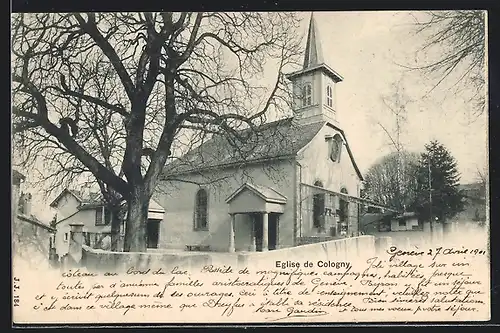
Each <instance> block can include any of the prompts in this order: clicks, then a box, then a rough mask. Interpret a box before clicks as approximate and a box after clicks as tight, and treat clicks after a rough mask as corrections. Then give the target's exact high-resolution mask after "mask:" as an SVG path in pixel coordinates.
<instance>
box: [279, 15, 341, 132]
mask: <svg viewBox="0 0 500 333" xmlns="http://www.w3.org/2000/svg"><path fill="white" fill-rule="evenodd" d="M287 78H288V79H289V80H290V81H291V82H292V89H293V105H294V107H293V111H294V116H295V118H296V119H298V121H299V123H300V124H308V123H314V122H318V121H327V122H330V123H332V124H333V125H338V122H337V108H336V104H337V101H336V84H337V83H339V82H341V81H342V80H343V78H342V76H341V75H339V74H338V73H337V72H335V71H334V70H333V69H331V68H330V66H328V65H327V64H325V63H324V61H323V53H322V50H321V40H320V38H319V34H318V29H317V24H316V21H315V19H314V14H313V13H311V18H310V21H309V31H308V34H307V43H306V50H305V55H304V64H303V66H302V69H301V70H299V71H296V72H294V73H290V74H288V75H287Z"/></svg>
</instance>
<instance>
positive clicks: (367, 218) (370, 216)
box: [360, 212, 395, 227]
mask: <svg viewBox="0 0 500 333" xmlns="http://www.w3.org/2000/svg"><path fill="white" fill-rule="evenodd" d="M394 215H395V213H394V212H385V213H366V214H363V216H361V218H360V226H361V227H365V226H367V225H370V224H376V223H378V222H379V221H382V220H384V219H386V218H388V217H392V216H394Z"/></svg>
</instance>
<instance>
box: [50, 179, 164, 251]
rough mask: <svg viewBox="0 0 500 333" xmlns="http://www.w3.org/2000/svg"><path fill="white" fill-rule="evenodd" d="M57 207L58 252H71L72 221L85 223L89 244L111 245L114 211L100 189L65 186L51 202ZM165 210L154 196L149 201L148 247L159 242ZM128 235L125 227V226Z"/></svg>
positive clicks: (53, 206)
mask: <svg viewBox="0 0 500 333" xmlns="http://www.w3.org/2000/svg"><path fill="white" fill-rule="evenodd" d="M50 207H52V208H54V209H55V210H56V211H57V220H56V222H55V225H56V230H57V231H56V236H55V247H56V251H57V255H59V256H64V255H65V254H66V253H68V246H69V242H68V239H69V235H70V229H71V228H70V225H71V224H75V223H77V224H83V232H84V235H85V240H86V242H87V244H88V245H89V246H97V247H101V248H109V245H110V235H111V214H110V212H109V210H108V209H107V208H106V205H105V203H104V201H103V199H102V195H101V194H100V193H90V194H89V195H84V194H82V193H80V192H79V191H76V190H70V189H64V190H63V191H62V192H61V193H60V194H59V195H58V196H57V197H56V198H55V199H54V200H53V201H52V203H51V204H50ZM164 213H165V210H164V209H163V208H162V207H161V206H160V205H159V204H158V203H156V202H155V201H154V200H151V201H150V203H149V213H148V225H147V228H148V247H150V248H156V247H157V246H158V236H159V222H160V221H161V220H163V214H164ZM121 230H122V231H121V236H122V237H123V236H124V228H123V226H122V228H121Z"/></svg>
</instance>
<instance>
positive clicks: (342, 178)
mask: <svg viewBox="0 0 500 333" xmlns="http://www.w3.org/2000/svg"><path fill="white" fill-rule="evenodd" d="M337 133H339V132H338V131H337V130H336V129H334V128H332V127H330V126H325V127H323V128H322V129H321V130H320V132H319V133H318V135H316V137H315V138H314V139H313V140H312V141H311V142H310V143H309V144H308V145H307V146H306V147H305V148H304V149H303V150H302V151H301V152H300V154H299V156H298V162H299V163H300V165H301V167H300V169H301V172H300V173H301V174H300V178H301V182H302V183H305V184H309V185H314V184H315V182H317V181H319V182H321V183H322V184H323V187H324V188H325V189H328V190H331V191H335V192H341V190H342V189H343V188H344V189H345V190H346V191H347V194H349V195H353V196H358V197H359V190H360V186H361V180H360V179H359V177H358V175H357V173H356V170H355V168H354V165H353V163H352V161H351V159H350V157H349V153H348V152H347V149H346V146H345V143H344V145H343V147H342V150H341V155H340V161H338V162H337V161H335V162H334V161H332V160H331V159H330V150H329V149H330V145H329V144H328V141H327V139H326V137H331V136H333V135H335V134H337ZM313 194H314V191H313V190H311V189H307V188H306V187H303V188H302V190H301V191H300V196H301V197H300V199H299V202H300V208H299V211H300V220H299V235H298V236H299V237H308V236H316V235H318V236H319V235H321V234H325V233H327V234H328V233H329V232H330V230H329V229H330V226H332V225H334V224H335V223H336V221H335V216H333V215H329V214H325V216H324V218H325V226H326V228H325V229H326V230H318V228H315V227H314V225H313ZM325 208H328V209H330V210H331V211H332V212H335V211H336V209H338V208H339V198H338V197H336V196H332V195H329V194H326V195H325ZM347 215H348V218H347V222H348V231H347V234H346V236H356V235H357V234H358V205H356V204H354V203H349V205H348V214H347Z"/></svg>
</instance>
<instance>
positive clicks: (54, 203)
mask: <svg viewBox="0 0 500 333" xmlns="http://www.w3.org/2000/svg"><path fill="white" fill-rule="evenodd" d="M66 194H69V195H72V196H74V197H75V199H76V200H78V202H80V203H82V202H83V199H82V197H81V193H80V192H79V191H76V190H70V189H67V188H65V189H64V190H63V191H62V192H61V193H60V194H59V195H58V196H57V197H56V198H55V199H54V200H53V201H52V202H51V203H50V205H49V206H50V207H53V208H54V207H55V206H57V203H58V202H59V200H61V199H62V198H63V197H64V196H65V195H66Z"/></svg>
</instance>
